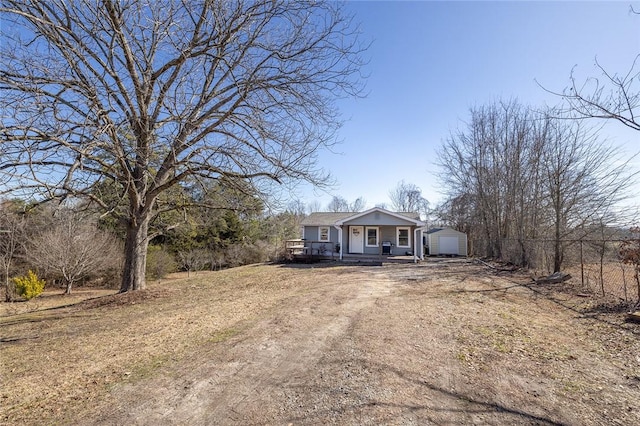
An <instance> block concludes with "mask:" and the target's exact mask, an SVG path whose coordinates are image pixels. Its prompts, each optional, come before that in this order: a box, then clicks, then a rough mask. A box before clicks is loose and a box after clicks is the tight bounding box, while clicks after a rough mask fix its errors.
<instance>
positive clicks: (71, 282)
mask: <svg viewBox="0 0 640 426" xmlns="http://www.w3.org/2000/svg"><path fill="white" fill-rule="evenodd" d="M71 287H73V281H71V280H67V287H66V288H65V290H64V294H71Z"/></svg>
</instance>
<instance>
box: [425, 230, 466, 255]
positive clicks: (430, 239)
mask: <svg viewBox="0 0 640 426" xmlns="http://www.w3.org/2000/svg"><path fill="white" fill-rule="evenodd" d="M425 237H426V238H425V239H426V241H425V243H426V246H427V250H428V251H427V253H428V254H429V255H430V256H443V255H444V256H466V255H467V234H465V233H464V232H460V231H456V230H455V229H451V228H433V229H430V230H429V231H427V233H426V236H425Z"/></svg>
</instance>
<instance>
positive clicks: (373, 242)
mask: <svg viewBox="0 0 640 426" xmlns="http://www.w3.org/2000/svg"><path fill="white" fill-rule="evenodd" d="M367 247H378V228H377V227H375V228H373V227H372V228H367Z"/></svg>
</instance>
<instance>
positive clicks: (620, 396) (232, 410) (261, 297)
mask: <svg viewBox="0 0 640 426" xmlns="http://www.w3.org/2000/svg"><path fill="white" fill-rule="evenodd" d="M560 290H562V291H560ZM58 293H59V292H58ZM110 293H111V294H109V292H108V291H100V292H99V291H88V292H86V293H84V294H83V291H79V292H78V295H77V296H74V298H73V299H72V298H68V297H67V298H65V297H61V296H59V295H58V294H57V293H51V292H47V293H46V294H45V295H44V297H41V298H38V299H34V300H32V301H30V302H27V303H15V304H6V303H5V304H2V305H0V330H1V333H0V423H2V424H34V425H35V424H43V423H45V424H52V423H55V424H107V425H109V424H113V425H115V424H149V425H151V424H153V425H155V424H190V425H209V424H238V425H246V424H323V423H325V424H354V425H355V424H358V425H360V424H421V425H422V424H526V425H531V424H536V425H612V424H614V425H615V424H619V425H629V424H639V423H640V407H639V406H638V404H637V403H638V401H639V400H640V351H639V349H640V340H639V338H638V337H639V336H638V333H639V331H640V325H635V324H632V323H625V322H624V314H623V313H619V312H611V310H610V309H608V308H607V305H600V304H598V303H597V301H596V299H592V298H590V297H585V296H586V295H584V294H578V293H580V292H579V291H572V290H571V289H570V288H569V289H567V286H566V285H565V286H564V287H560V286H559V285H536V284H532V283H531V280H530V278H529V277H528V276H526V275H524V274H522V275H521V274H519V273H518V272H499V271H497V270H493V269H490V268H487V267H486V266H484V265H480V264H477V263H474V262H472V261H471V260H452V259H449V260H433V259H429V260H428V261H426V262H423V263H420V264H417V265H414V264H395V265H385V266H382V267H375V266H320V265H252V266H246V267H241V268H235V269H230V270H225V271H220V272H209V273H198V274H195V275H192V276H191V277H190V278H187V277H186V276H174V277H172V278H171V279H168V280H163V281H162V282H152V283H150V285H149V289H148V290H145V291H143V292H138V293H134V294H125V295H113V294H112V293H113V292H110ZM82 299H86V300H84V301H82ZM55 306H60V307H57V308H56V307H55Z"/></svg>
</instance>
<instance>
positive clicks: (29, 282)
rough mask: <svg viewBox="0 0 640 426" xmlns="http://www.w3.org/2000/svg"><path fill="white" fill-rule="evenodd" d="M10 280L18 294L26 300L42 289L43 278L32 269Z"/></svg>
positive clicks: (38, 293) (36, 294)
mask: <svg viewBox="0 0 640 426" xmlns="http://www.w3.org/2000/svg"><path fill="white" fill-rule="evenodd" d="M12 281H13V283H14V284H15V286H16V291H17V292H18V294H19V295H20V296H22V297H23V298H25V299H26V300H29V299H33V298H34V297H36V296H39V295H40V293H42V292H43V291H44V280H41V279H39V278H38V276H37V275H36V274H35V273H34V272H33V271H29V272H27V275H24V276H21V277H14V278H12Z"/></svg>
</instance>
